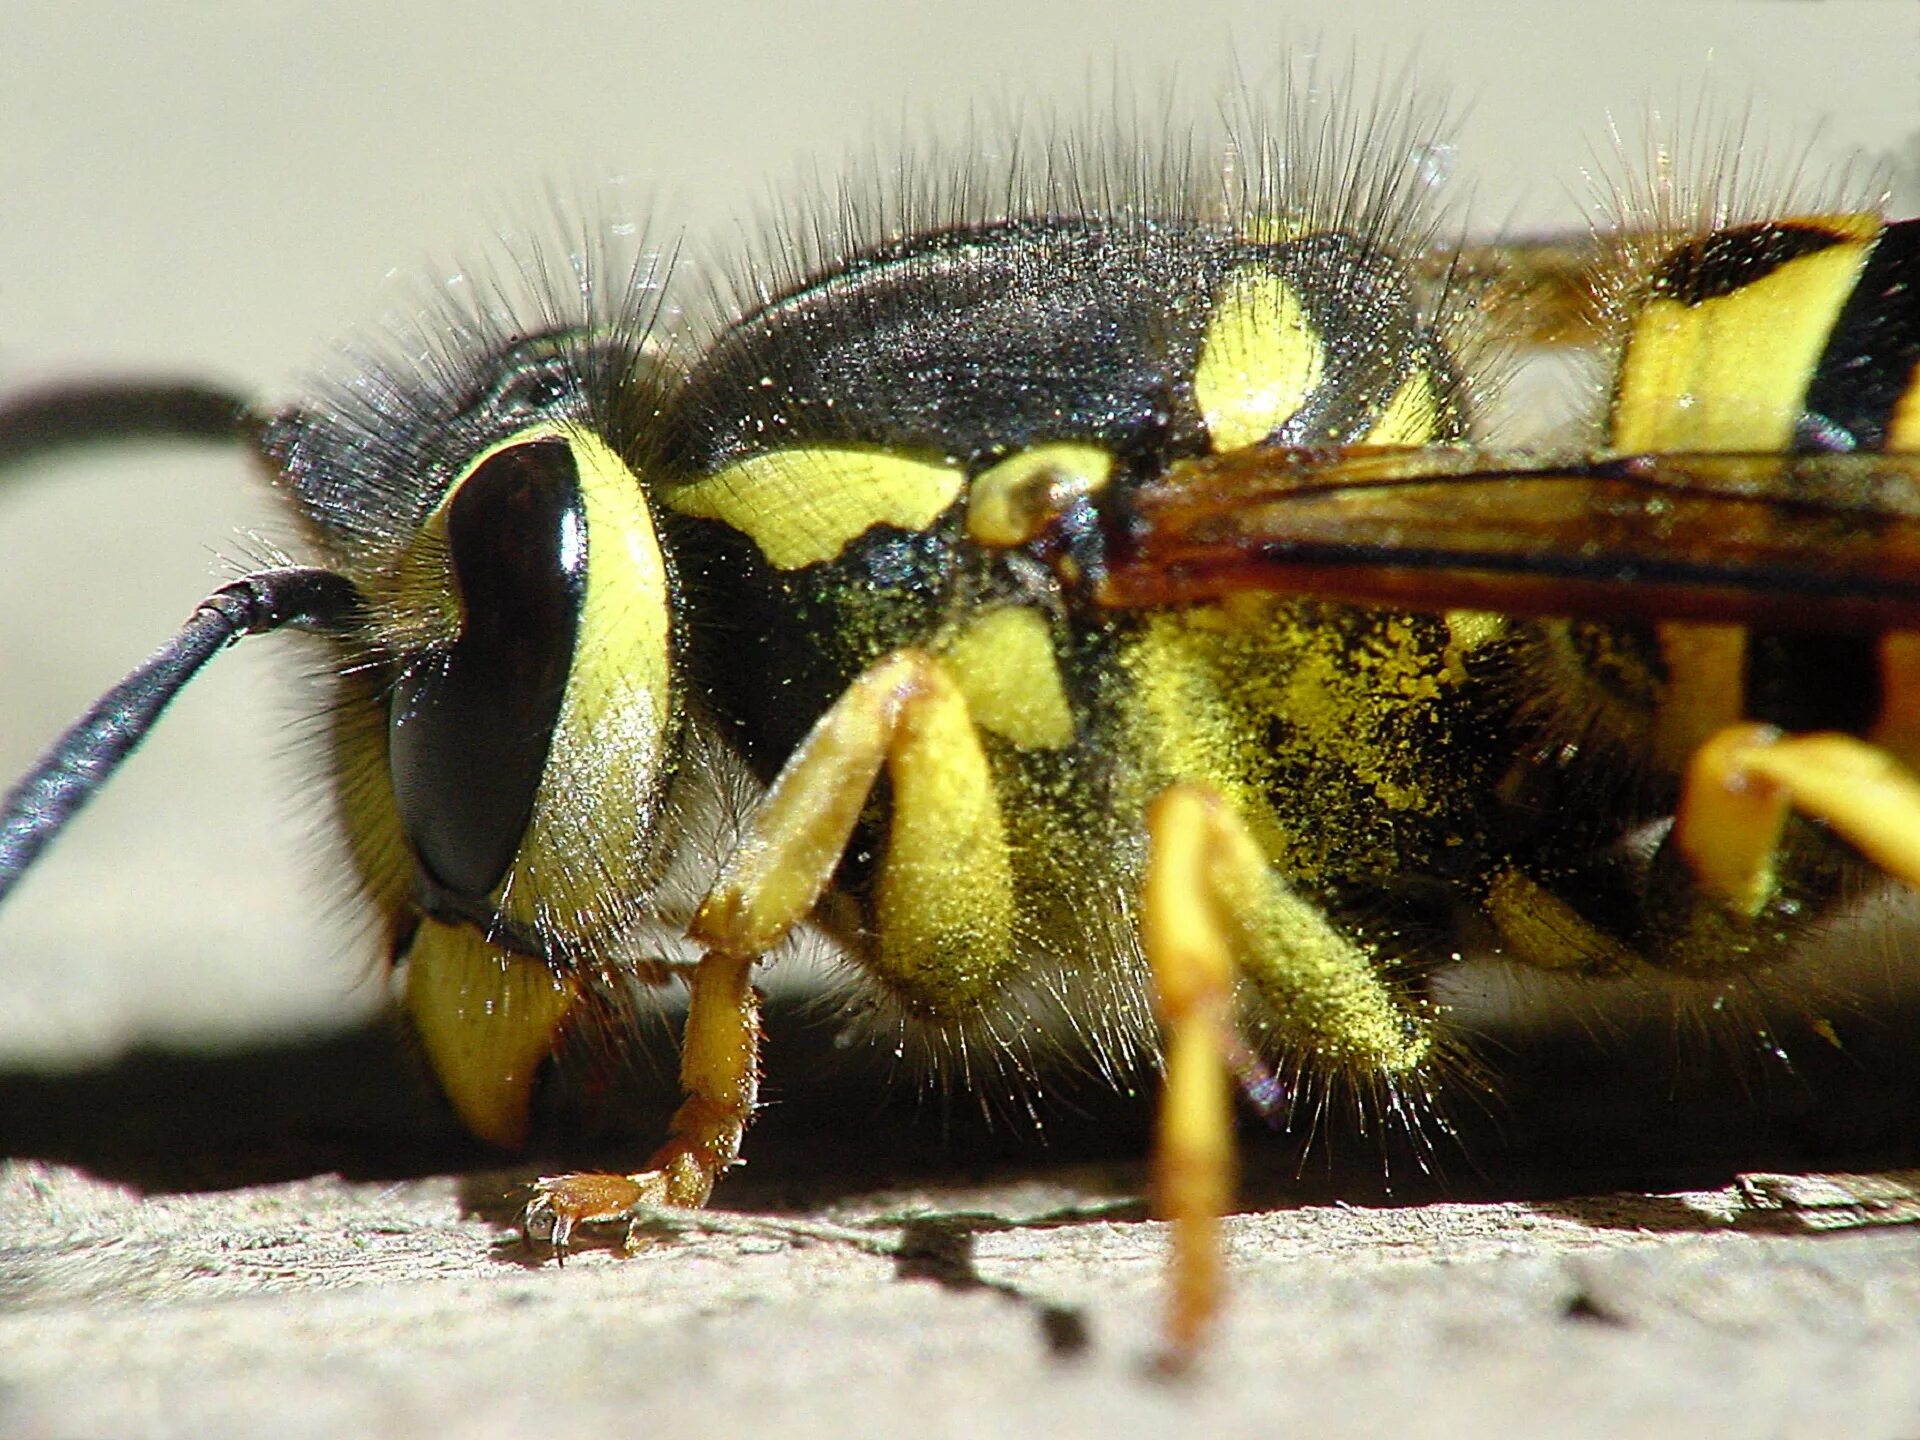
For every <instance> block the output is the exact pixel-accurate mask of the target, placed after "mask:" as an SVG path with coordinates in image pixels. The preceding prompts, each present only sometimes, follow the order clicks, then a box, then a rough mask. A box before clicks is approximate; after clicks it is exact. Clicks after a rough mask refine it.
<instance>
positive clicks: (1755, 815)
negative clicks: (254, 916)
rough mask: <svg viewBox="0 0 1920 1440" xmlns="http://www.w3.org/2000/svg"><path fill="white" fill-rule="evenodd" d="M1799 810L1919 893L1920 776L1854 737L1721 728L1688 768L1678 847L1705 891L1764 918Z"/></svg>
mask: <svg viewBox="0 0 1920 1440" xmlns="http://www.w3.org/2000/svg"><path fill="white" fill-rule="evenodd" d="M1794 810H1798V811H1799V812H1800V813H1801V814H1803V815H1808V816H1811V817H1812V818H1814V819H1816V820H1821V821H1824V822H1825V823H1826V824H1827V825H1829V826H1830V827H1832V829H1833V831H1834V833H1835V834H1837V835H1839V836H1840V837H1841V838H1842V839H1843V840H1845V841H1847V842H1848V843H1849V844H1851V845H1852V846H1854V848H1856V849H1857V850H1859V851H1860V852H1861V853H1862V854H1863V855H1865V856H1866V857H1867V858H1868V859H1869V860H1871V861H1873V863H1874V864H1876V865H1878V866H1879V867H1880V868H1881V869H1882V870H1884V871H1886V872H1887V873H1888V874H1889V875H1892V876H1894V877H1896V878H1898V879H1900V880H1903V881H1905V882H1906V883H1907V884H1909V885H1914V886H1920V779H1916V778H1915V776H1914V775H1913V773H1912V772H1911V771H1909V770H1908V769H1907V768H1906V767H1905V766H1904V765H1902V764H1901V763H1900V762H1899V761H1898V760H1896V759H1895V758H1894V757H1893V756H1891V755H1889V754H1888V753H1887V752H1886V751H1885V750H1883V749H1882V748H1880V747H1879V746H1878V745H1875V744H1872V743H1870V742H1868V741H1865V740H1861V739H1857V738H1856V737H1854V736H1852V735H1840V734H1819V735H1782V734H1781V733H1780V732H1779V731H1778V730H1775V729H1773V728H1772V727H1770V726H1766V725H1734V726H1729V727H1728V728H1726V729H1724V730H1722V731H1720V732H1719V733H1718V734H1716V735H1714V736H1713V737H1712V738H1711V739H1709V740H1708V741H1707V742H1706V743H1705V744H1703V745H1702V746H1701V747H1700V748H1699V750H1698V751H1696V752H1695V754H1694V757H1693V762H1692V764H1691V765H1690V767H1689V768H1688V771H1687V776H1686V783H1685V788H1684V790H1683V791H1682V794H1681V800H1680V806H1679V809H1678V811H1677V813H1676V815H1675V818H1674V841H1675V843H1676V845H1677V846H1678V847H1679V850H1680V853H1681V854H1682V855H1683V856H1684V857H1685V858H1686V861H1687V864H1688V865H1689V866H1690V867H1691V869H1692V870H1693V873H1694V876H1695V878H1696V879H1698V881H1699V883H1700V885H1701V887H1702V888H1703V889H1705V890H1707V891H1708V892H1710V893H1711V894H1714V895H1716V896H1718V897H1720V898H1721V899H1722V900H1723V901H1724V902H1725V903H1726V904H1727V905H1729V906H1730V907H1731V908H1732V909H1733V910H1734V911H1735V912H1736V913H1739V914H1743V915H1754V914H1758V913H1759V911H1760V909H1761V907H1762V906H1764V905H1765V904H1766V902H1767V900H1768V898H1769V897H1770V896H1771V895H1772V893H1773V886H1774V856H1775V853H1776V852H1777V851H1778V849H1779V846H1780V835H1781V831H1782V829H1783V828H1784V827H1785V825H1786V822H1787V815H1788V813H1789V812H1790V811H1794Z"/></svg>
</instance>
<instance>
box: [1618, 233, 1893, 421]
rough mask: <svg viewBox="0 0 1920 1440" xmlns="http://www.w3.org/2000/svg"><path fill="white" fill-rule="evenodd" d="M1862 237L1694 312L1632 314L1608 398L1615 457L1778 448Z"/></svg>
mask: <svg viewBox="0 0 1920 1440" xmlns="http://www.w3.org/2000/svg"><path fill="white" fill-rule="evenodd" d="M1872 248H1873V247H1872V245H1871V243H1870V242H1869V241H1852V242H1847V243H1843V244H1837V245H1830V246H1827V247H1826V248H1825V249H1822V250H1816V251H1814V252H1813V253H1811V254H1807V255H1802V256H1800V257H1798V258H1797V259H1794V260H1789V261H1788V262H1786V263H1785V264H1784V265H1781V266H1779V267H1778V268H1777V269H1775V270H1772V271H1770V272H1768V273H1767V274H1766V275H1764V276H1762V277H1761V278H1760V279H1758V280H1755V281H1754V282H1753V283H1752V284H1750V285H1743V286H1741V287H1740V288H1739V289H1737V290H1735V291H1733V292H1732V293H1730V294H1726V295H1719V296H1715V297H1714V298H1712V299H1710V300H1706V301H1703V302H1702V303H1700V304H1698V305H1685V304H1682V303H1681V302H1680V301H1678V300H1674V299H1669V298H1664V297H1661V298H1655V299H1653V300H1651V301H1649V302H1648V303H1647V304H1646V306H1645V307H1644V308H1643V309H1642V310H1641V311H1640V312H1639V313H1638V314H1637V315H1636V316H1635V317H1634V320H1633V325H1632V329H1631V331H1630V332H1629V335H1628V341H1627V349H1626V353H1625V356H1624V359H1623V362H1622V364H1621V367H1620V375H1619V379H1618V382H1617V387H1616V389H1615V392H1614V399H1613V433H1612V440H1611V443H1612V444H1613V446H1614V448H1615V449H1619V450H1784V449H1787V448H1788V447H1789V445H1790V444H1791V443H1792V440H1793V427H1794V422H1795V421H1796V420H1797V419H1798V418H1799V415H1800V410H1801V402H1802V400H1803V399H1804V398H1805V396H1806V391H1807V383H1808V381H1809V380H1810V379H1811V378H1812V376H1813V372H1814V367H1815V366H1816V365H1818V364H1819V361H1820V352H1821V351H1822V350H1823V349H1824V348H1825V347H1826V343H1827V337H1828V335H1829V334H1830V333H1831V331H1832V329H1833V323H1834V320H1835V318H1836V317H1837V316H1838V315H1839V313H1840V307H1841V306H1842V305H1843V304H1845V303H1846V299H1847V296H1848V295H1850V294H1851V293H1852V292H1853V287H1854V285H1855V284H1856V282H1857V281H1858V279H1859V275H1860V269H1861V267H1862V266H1863V265H1864V264H1865V263H1866V259H1867V254H1868V252H1869V251H1870V250H1871V249H1872Z"/></svg>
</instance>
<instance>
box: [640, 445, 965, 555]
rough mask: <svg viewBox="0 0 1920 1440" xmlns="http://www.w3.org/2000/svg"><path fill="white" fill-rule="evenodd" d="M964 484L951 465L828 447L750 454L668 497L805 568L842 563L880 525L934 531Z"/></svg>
mask: <svg viewBox="0 0 1920 1440" xmlns="http://www.w3.org/2000/svg"><path fill="white" fill-rule="evenodd" d="M965 483H966V477H965V476H964V475H963V474H962V473H961V471H960V468H959V467H958V466H957V465H953V464H950V463H948V462H946V461H934V460H916V459H913V458H911V457H909V456H905V455H895V454H892V453H890V452H888V451H885V450H870V449H868V450H863V449H859V448H856V447H853V446H832V445H822V446H802V447H799V448H796V449H791V450H772V451H768V452H767V453H766V454H764V455H753V456H749V457H748V458H747V459H745V460H741V461H739V462H737V463H735V464H732V465H729V466H727V467H726V468H725V469H724V470H721V471H719V472H717V473H716V474H713V475H709V476H707V477H706V478H705V479H702V480H696V481H694V482H693V483H692V484H690V485H681V486H676V487H674V488H673V489H671V490H669V491H668V492H667V493H666V494H665V495H664V496H663V498H664V500H665V502H666V503H667V504H668V505H670V506H671V507H672V508H673V509H675V510H677V511H679V512H680V513H681V514H682V515H691V516H694V517H695V518H697V519H701V520H718V521H719V522H720V523H721V524H723V525H728V526H731V527H732V528H733V529H735V530H738V531H739V532H740V533H741V534H742V535H745V536H746V537H747V538H748V539H749V540H751V541H753V543H754V545H755V546H756V547H757V548H758V549H759V551H760V553H761V554H762V555H763V556H765V557H766V561H767V563H768V564H769V565H771V566H773V568H774V569H776V570H798V569H800V568H801V567H803V566H806V565H819V564H823V563H825V562H826V561H829V560H832V559H834V558H835V557H836V556H838V555H839V554H840V552H841V551H843V550H845V549H846V548H847V546H848V545H850V544H852V543H853V541H855V540H857V539H859V538H860V536H862V535H864V534H866V533H867V531H869V530H871V529H873V527H874V526H876V525H891V526H893V527H894V528H896V529H900V530H925V529H926V528H927V527H928V526H930V525H932V524H933V522H934V521H935V520H937V519H938V518H939V517H940V516H941V514H942V513H944V512H945V511H946V509H947V507H948V506H950V505H952V504H953V502H954V501H955V500H957V499H958V498H959V496H960V491H961V488H962V486H963V485H964V484H965Z"/></svg>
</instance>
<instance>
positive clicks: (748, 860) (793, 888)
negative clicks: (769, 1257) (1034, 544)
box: [528, 651, 1013, 1248]
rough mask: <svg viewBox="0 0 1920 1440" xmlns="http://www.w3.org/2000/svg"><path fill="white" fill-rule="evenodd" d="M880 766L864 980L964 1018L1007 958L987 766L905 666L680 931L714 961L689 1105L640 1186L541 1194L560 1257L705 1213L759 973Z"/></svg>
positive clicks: (940, 697)
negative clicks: (658, 1213)
mask: <svg viewBox="0 0 1920 1440" xmlns="http://www.w3.org/2000/svg"><path fill="white" fill-rule="evenodd" d="M882 764H885V765H886V766H887V769H888V775H889V778H890V779H891V781H892V816H891V821H890V823H889V826H888V831H887V855H886V860H885V862H884V865H883V869H882V874H881V880H880V886H879V893H878V897H877V904H878V921H879V923H878V927H877V928H878V930H879V932H880V937H881V939H880V945H879V948H878V953H877V954H876V955H875V956H874V957H872V961H871V963H872V966H873V968H874V970H875V971H876V973H877V974H879V975H880V976H881V977H882V978H891V979H892V980H894V981H895V983H896V985H897V986H898V987H900V988H902V989H908V988H913V987H917V988H918V989H919V990H920V991H923V992H925V994H926V995H928V996H932V997H937V998H938V999H942V1000H944V1001H946V1002H948V1003H953V1004H959V1005H964V1004H966V1003H967V1000H968V995H969V993H970V991H969V987H970V986H972V985H974V984H976V983H979V981H978V976H979V975H980V974H981V973H982V972H983V971H985V970H987V969H989V968H991V967H987V966H983V965H974V964H970V963H969V962H970V961H971V960H973V959H976V958H979V957H987V958H990V959H992V960H996V961H1003V960H1004V957H1005V956H1006V955H1007V953H1008V951H1009V949H1010V946H1009V943H1008V930H1009V923H1010V922H1009V921H1008V918H1007V917H1008V916H1010V914H1011V911H1012V903H1013V902H1012V882H1011V879H1010V876H1009V869H1008V859H1007V853H1006V843H1005V838H1004V836H1003V834H1002V832H1001V828H1000V818H999V808H998V804H997V802H996V800H995V797H994V793H993V788H992V777H991V774H990V772H989V771H988V768H987V762H986V757H985V754H984V752H983V751H982V750H981V747H980V742H979V739H978V736H977V734H976V733H975V731H974V728H973V724H972V720H971V718H970V717H969V715H968V712H967V706H966V701H965V699H964V698H963V697H962V696H961V694H960V692H959V690H958V689H957V688H956V687H955V685H954V683H953V681H952V679H951V678H950V677H949V676H948V675H947V674H946V672H945V670H944V668H943V667H942V666H941V665H940V664H939V663H938V662H937V661H935V660H934V659H932V658H931V657H930V656H927V655H924V654H921V653H919V652H916V651H901V652H898V653H896V654H894V655H890V656H888V657H886V658H884V659H882V660H880V661H877V662H876V663H875V664H874V665H873V666H871V667H870V668H869V669H868V670H867V671H866V672H865V673H863V674H862V675H861V676H860V677H859V678H858V679H857V680H855V681H854V683H853V684H852V685H850V686H849V687H848V689H847V692H846V693H845V694H844V695H843V696H841V698H840V699H839V700H838V701H837V702H836V703H835V705H834V706H833V708H832V709H831V710H829V711H828V712H827V713H826V715H824V716H823V717H822V718H821V719H820V721H819V722H818V723H817V724H816V725H815V727H814V729H813V732H812V733H811V734H810V735H809V736H808V737H807V740H806V741H805V743H804V744H802V745H801V747H800V749H799V750H798V751H797V752H796V753H795V755H794V757H793V759H792V760H791V761H789V762H788V764H787V766H786V768H785V769H784V770H783V771H782V772H781V774H780V776H779V778H778V779H777V780H776V781H775V783H774V785H773V787H772V789H771V790H770V792H769V793H768V795H767V797H766V799H765V801H764V802H763V803H762V805H761V807H760V809H759V810H758V811H757V812H756V814H755V815H754V818H753V820H752V822H751V824H750V825H749V827H748V830H747V834H746V835H745V837H744V838H743V839H742V841H741V842H740V844H739V846H738V847H737V848H736V849H735V850H734V852H733V854H732V855H731V856H730V857H729V859H728V861H727V864H726V867H725V869H724V870H723V871H722V872H721V875H720V878H719V880H718V881H717V882H716V883H715V885H714V888H713V890H712V891H711V893H710V894H709V895H708V897H707V899H706V902H705V903H704V904H703V905H702V906H701V908H700V912H699V914H698V915H697V916H696V917H695V919H694V923H693V925H692V927H691V933H692V935H693V937H694V938H695V939H696V940H698V941H700V942H701V943H702V944H703V945H705V946H706V947H707V953H706V955H705V956H704V957H703V958H702V960H701V961H700V964H699V966H698V967H697V968H696V969H695V971H694V976H693V1000H692V1005H691V1008H690V1009H689V1012H688V1016H687V1031H686V1041H685V1045H684V1047H683V1050H682V1058H681V1083H682V1088H683V1091H684V1093H685V1095H686V1100H685V1101H684V1103H683V1104H682V1105H681V1107H680V1109H679V1111H678V1112H677V1113H676V1115H675V1117H674V1120H673V1125H672V1129H671V1133H670V1137H669V1139H668V1141H667V1143H666V1144H665V1145H664V1146H663V1147H662V1148H661V1149H660V1150H659V1151H657V1152H656V1153H655V1154H654V1156H653V1157H652V1159H651V1160H650V1161H649V1163H648V1166H647V1168H646V1170H644V1171H642V1172H640V1173H638V1174H635V1175H629V1176H604V1175H576V1176H558V1177H554V1178H550V1179H546V1180H542V1181H541V1182H540V1184H539V1186H538V1188H537V1190H536V1193H535V1196H534V1199H533V1201H532V1203H531V1204H530V1205H529V1207H528V1218H529V1221H530V1222H537V1223H539V1224H540V1225H542V1226H544V1225H546V1224H548V1223H551V1226H552V1235H553V1239H554V1243H555V1246H556V1248H561V1247H563V1246H564V1243H565V1239H566V1236H567V1235H568V1234H569V1233H570V1232H571V1230H572V1229H573V1227H574V1225H576V1224H579V1223H582V1222H587V1221H610V1220H616V1219H619V1218H620V1217H621V1216H622V1215H623V1214H625V1213H627V1212H628V1211H629V1210H630V1209H631V1208H633V1207H635V1206H639V1205H646V1204H658V1203H666V1204H671V1205H689V1206H692V1205H700V1204H704V1203H705V1201H706V1200H707V1197H708V1196H709V1194H710V1193H711V1192H712V1189H713V1185H714V1182H715V1181H716V1180H717V1179H718V1178H719V1176H720V1175H721V1174H722V1173H723V1172H724V1171H725V1170H726V1169H727V1168H728V1167H730V1166H731V1165H733V1164H734V1163H735V1162H736V1161H737V1160H738V1158H739V1150H740V1139H741V1136H742V1134H743V1133H744V1131H745V1129H746V1126H747V1123H748V1121H749V1120H750V1119H751V1117H752V1112H753V1105H754V1099H755V1095H756V1092H757V1088H758V1079H759V1068H758V1056H759V1010H758V1001H757V998H756V997H755V995H754V991H753V987H752V985H751V983H750V976H751V971H752V966H753V962H754V960H755V958H756V957H758V956H760V955H762V954H764V953H765V952H766V951H768V950H769V949H771V948H772V947H774V946H775V945H777V944H779V943H780V941H781V939H782V938H783V937H785V935H786V934H787V933H788V931H790V930H791V929H792V928H793V927H794V926H795V925H797V924H798V923H800V921H802V920H804V919H805V918H806V916H807V914H808V913H809V912H810V911H811V910H812V909H813V907H814V905H815V903H816V902H817V901H818V900H819V898H820V896H821V894H822V893H823V892H824V891H825V890H826V888H827V885H828V883H829V881H830V880H831V879H832V877H833V873H834V870H835V869H836V868H837V867H838V865H839V863H840V857H841V855H842V853H843V852H844V851H845V849H846V846H847V841H848V839H849V837H850V836H851V835H852V833H853V828H854V825H855V824H856V823H857V822H858V821H859V819H860V815H861V812H862V810H863V809H864V808H865V807H866V804H867V799H868V796H869V794H870V793H871V791H872V789H873V785H874V782H875V780H876V779H878V777H879V774H880V767H881V765H882ZM983 917H984V918H983ZM929 1003H932V1002H929Z"/></svg>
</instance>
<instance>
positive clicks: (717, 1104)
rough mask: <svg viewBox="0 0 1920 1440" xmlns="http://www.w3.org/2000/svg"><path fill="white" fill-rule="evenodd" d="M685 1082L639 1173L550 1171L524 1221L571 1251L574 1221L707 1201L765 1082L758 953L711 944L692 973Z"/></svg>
mask: <svg viewBox="0 0 1920 1440" xmlns="http://www.w3.org/2000/svg"><path fill="white" fill-rule="evenodd" d="M689 984H690V986H691V989H692V995H691V999H690V1000H689V1002H688V1006H687V1027H686V1035H685V1039H684V1041H683V1043H682V1047H681V1052H680V1088H681V1092H682V1094H684V1095H685V1096H686V1098H685V1099H684V1100H682V1101H681V1102H680V1108H679V1109H678V1110H676V1111H674V1114H673V1120H672V1122H671V1123H670V1124H669V1125H668V1128H667V1139H666V1143H665V1144H663V1145H661V1147H660V1148H659V1149H658V1150H656V1151H654V1152H653V1155H652V1156H651V1157H650V1158H649V1159H648V1161H647V1164H646V1168H645V1169H643V1170H641V1171H639V1172H638V1173H636V1174H632V1175H601V1174H591V1173H586V1174H577V1175H551V1176H546V1177H543V1178H542V1179H541V1180H539V1181H538V1182H536V1184H535V1185H534V1190H533V1198H532V1199H531V1200H529V1201H528V1202H527V1208H526V1212H525V1215H524V1217H523V1221H522V1224H523V1228H524V1230H525V1231H526V1233H527V1235H528V1236H529V1238H531V1236H532V1235H533V1234H534V1233H535V1232H539V1233H541V1234H543V1235H545V1236H546V1238H547V1239H548V1240H549V1242H550V1243H551V1244H552V1246H553V1253H554V1258H555V1259H557V1260H560V1261H562V1262H564V1261H565V1259H566V1254H567V1246H568V1243H569V1242H570V1241H571V1239H572V1237H573V1231H574V1228H575V1227H576V1226H579V1225H583V1224H607V1223H611V1222H613V1221H616V1220H621V1219H626V1218H629V1217H631V1216H632V1215H633V1214H634V1213H635V1212H636V1211H637V1210H639V1209H642V1208H645V1207H647V1206H654V1205H678V1206H685V1207H688V1208H693V1207H697V1206H701V1205H704V1204H706V1203H707V1199H708V1197H709V1196H711V1195H712V1194H713V1186H714V1182H715V1181H717V1180H718V1179H719V1178H720V1176H721V1175H722V1174H724V1173H725V1172H726V1171H727V1170H728V1169H729V1168H730V1167H731V1166H733V1165H734V1164H735V1163H736V1162H737V1161H738V1160H739V1158H740V1140H741V1137H742V1136H743V1135H745V1134H746V1130H747V1122H748V1121H749V1120H750V1119H752V1118H753V1107H754V1102H755V1099H756V1098H757V1096H758V1094H759V1089H760V996H759V993H758V992H757V991H756V990H755V989H754V988H753V957H752V956H751V955H745V956H742V955H729V954H726V953H724V952H721V951H714V950H709V951H708V952H707V953H706V954H705V955H704V956H702V957H701V959H700V963H699V964H698V965H697V966H695V967H694V971H693V977H692V979H691V981H690V982H689Z"/></svg>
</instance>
